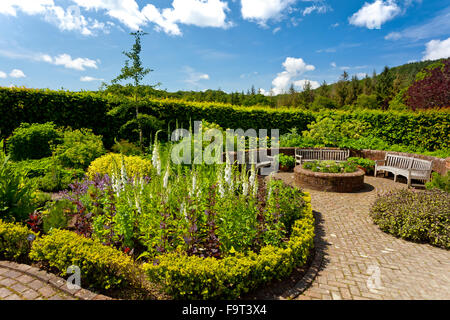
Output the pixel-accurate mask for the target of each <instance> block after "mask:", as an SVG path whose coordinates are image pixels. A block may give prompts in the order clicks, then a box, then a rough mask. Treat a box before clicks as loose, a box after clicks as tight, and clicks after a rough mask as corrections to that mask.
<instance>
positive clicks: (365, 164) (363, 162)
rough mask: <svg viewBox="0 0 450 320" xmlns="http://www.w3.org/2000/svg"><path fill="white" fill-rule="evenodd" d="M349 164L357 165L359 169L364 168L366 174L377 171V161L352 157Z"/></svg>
mask: <svg viewBox="0 0 450 320" xmlns="http://www.w3.org/2000/svg"><path fill="white" fill-rule="evenodd" d="M347 161H348V162H351V163H354V164H356V165H357V166H358V167H361V168H363V170H364V171H365V172H366V173H372V172H373V171H374V170H375V161H373V160H370V159H364V158H358V157H350V158H348V159H347Z"/></svg>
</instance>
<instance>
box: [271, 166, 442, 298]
mask: <svg viewBox="0 0 450 320" xmlns="http://www.w3.org/2000/svg"><path fill="white" fill-rule="evenodd" d="M276 177H278V178H281V179H283V180H284V181H285V182H287V183H290V184H294V183H295V182H294V179H293V178H294V176H293V173H278V174H277V175H276ZM365 183H366V187H365V189H364V190H363V191H361V192H359V193H328V192H321V191H313V190H307V191H309V192H310V193H311V197H312V207H313V210H314V211H315V214H316V217H317V218H318V219H319V221H318V222H319V228H318V234H319V236H320V241H319V243H321V245H320V246H319V248H317V250H318V251H319V253H322V254H323V261H322V266H321V268H320V271H319V272H318V274H317V276H316V278H315V280H314V282H313V283H312V285H311V286H310V287H309V288H308V289H307V290H306V291H304V292H303V294H301V295H300V296H299V297H298V299H301V300H317V299H321V300H322V299H334V300H338V299H354V300H360V299H427V300H429V299H450V251H448V250H444V249H440V248H436V247H433V246H430V245H427V244H418V243H413V242H409V241H405V240H402V239H397V238H395V237H393V236H392V235H389V234H386V233H384V232H382V231H381V230H380V229H379V228H378V226H377V225H375V224H374V223H373V222H372V219H371V218H370V216H369V214H368V213H369V208H370V205H371V204H372V203H373V201H374V200H375V199H376V196H377V194H382V193H385V192H387V191H390V190H393V189H396V188H405V187H406V185H405V184H402V183H394V182H393V181H392V180H390V179H385V178H374V177H370V176H366V177H365ZM378 279H379V280H378Z"/></svg>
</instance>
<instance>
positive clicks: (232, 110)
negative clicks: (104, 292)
mask: <svg viewBox="0 0 450 320" xmlns="http://www.w3.org/2000/svg"><path fill="white" fill-rule="evenodd" d="M117 105H119V102H118V101H117V100H107V99H104V98H101V97H99V96H98V95H95V94H93V93H71V92H66V91H50V90H33V89H17V88H12V89H11V88H0V112H1V114H2V121H1V122H0V130H1V135H2V136H3V137H7V136H8V135H9V134H11V132H12V131H13V130H14V129H15V128H17V127H18V126H19V125H20V124H21V123H22V122H29V123H45V122H48V121H53V122H54V123H55V124H56V125H58V126H69V125H70V126H72V127H73V128H83V127H84V128H90V129H92V130H93V131H94V133H96V134H101V135H103V137H104V142H105V145H106V146H107V147H110V146H111V145H112V144H113V141H114V138H115V137H116V136H117V132H118V131H119V128H120V126H121V125H123V124H124V123H126V122H127V121H129V120H131V119H132V117H133V114H132V113H126V114H121V115H117V116H110V115H107V112H108V111H110V110H111V109H113V107H115V106H117ZM141 112H143V113H147V114H160V115H161V117H162V120H165V121H166V123H168V124H169V125H170V126H171V128H172V129H173V128H174V127H175V120H176V119H178V122H179V124H181V125H183V127H185V128H188V127H189V125H188V124H189V121H191V120H192V121H194V120H202V119H204V120H206V121H209V122H215V123H217V124H219V125H220V126H222V127H223V128H233V129H237V128H242V129H245V130H246V129H249V128H255V129H268V130H270V129H280V134H283V133H287V132H288V131H289V130H290V129H291V128H294V127H295V128H298V130H299V131H300V132H301V131H304V130H307V125H308V124H310V123H311V122H313V121H315V120H316V119H317V118H318V117H319V116H330V117H331V118H333V119H335V120H337V121H339V122H344V121H351V120H352V119H358V120H360V121H365V122H368V123H369V124H370V125H371V126H372V128H371V129H370V130H369V131H370V132H368V134H371V135H373V136H376V137H379V138H382V139H383V140H385V141H386V142H387V143H389V144H391V145H395V144H403V145H409V146H415V147H419V146H422V147H423V146H426V149H427V150H429V151H435V150H441V149H446V148H449V147H450V143H449V139H448V137H449V136H450V111H448V110H447V111H427V112H410V111H403V112H400V111H398V112H394V111H390V112H386V111H379V110H358V111H335V110H331V111H330V110H326V111H320V112H311V111H306V110H299V109H282V108H281V109H278V108H277V109H273V108H268V107H235V106H232V105H226V104H220V103H208V102H202V103H200V102H187V101H181V100H174V99H164V100H156V99H147V100H146V101H144V102H142V104H141ZM269 133H270V131H269Z"/></svg>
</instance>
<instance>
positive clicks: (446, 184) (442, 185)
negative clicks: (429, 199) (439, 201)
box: [426, 171, 450, 192]
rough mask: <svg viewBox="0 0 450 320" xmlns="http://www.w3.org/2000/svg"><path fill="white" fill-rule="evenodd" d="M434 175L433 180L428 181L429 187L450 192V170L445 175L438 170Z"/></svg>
mask: <svg viewBox="0 0 450 320" xmlns="http://www.w3.org/2000/svg"><path fill="white" fill-rule="evenodd" d="M432 175H433V177H432V179H431V181H430V182H427V183H426V187H427V189H441V190H444V191H445V192H450V171H447V173H446V174H445V175H444V176H441V175H440V174H439V173H437V172H433V174H432Z"/></svg>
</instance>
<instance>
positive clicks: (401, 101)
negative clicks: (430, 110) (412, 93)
mask: <svg viewBox="0 0 450 320" xmlns="http://www.w3.org/2000/svg"><path fill="white" fill-rule="evenodd" d="M407 91H408V88H404V89H402V90H400V91H399V92H398V93H397V94H396V95H395V97H394V98H392V100H391V101H390V102H389V110H395V111H406V110H408V106H407V105H406V104H405V94H406V92H407Z"/></svg>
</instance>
